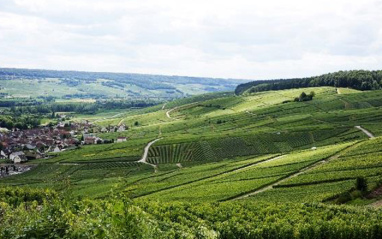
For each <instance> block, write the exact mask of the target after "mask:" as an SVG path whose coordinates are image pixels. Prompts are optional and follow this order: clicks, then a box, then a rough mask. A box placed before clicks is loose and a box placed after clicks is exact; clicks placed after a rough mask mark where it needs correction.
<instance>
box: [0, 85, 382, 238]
mask: <svg viewBox="0 0 382 239" xmlns="http://www.w3.org/2000/svg"><path fill="white" fill-rule="evenodd" d="M311 91H314V92H315V94H314V95H315V96H314V97H313V99H312V100H309V101H302V102H295V101H293V100H294V98H296V97H298V96H299V95H300V94H301V93H302V92H311ZM110 115H112V116H110V117H109V116H107V115H105V114H99V115H83V114H82V115H80V114H75V115H74V116H73V118H72V119H71V120H72V121H73V122H75V121H77V122H82V121H83V120H89V121H90V122H93V123H94V124H95V125H96V128H97V127H98V128H99V129H101V128H103V127H108V126H110V125H121V124H124V125H126V126H128V127H129V128H128V130H126V131H122V132H118V131H117V132H114V131H113V132H105V133H102V132H101V131H97V133H96V134H97V136H99V137H101V138H102V139H106V140H112V139H117V138H118V137H122V136H123V137H126V138H127V140H126V141H124V142H120V143H113V144H96V145H83V146H81V147H80V148H78V149H72V150H66V151H63V152H59V153H53V154H52V156H53V157H51V158H49V159H43V158H42V159H35V160H31V161H29V162H28V163H27V165H30V166H33V168H32V169H31V170H30V171H27V172H25V173H23V174H20V175H14V176H9V177H5V178H3V179H0V186H1V187H4V188H8V189H7V190H11V189H9V188H10V187H16V186H17V187H20V188H21V189H18V190H25V192H24V191H22V192H19V194H17V195H24V193H27V194H28V195H29V194H30V193H31V194H33V195H34V197H36V198H38V200H37V202H35V204H32V203H31V205H35V206H31V210H29V211H28V210H25V207H23V205H22V204H20V203H21V202H20V201H23V200H24V201H27V203H28V202H29V201H33V200H29V198H31V196H22V197H21V196H20V198H23V199H18V200H16V199H12V197H11V196H7V197H4V198H5V199H0V210H3V211H6V212H7V214H6V215H7V220H6V222H4V223H3V225H4V227H3V228H4V229H0V235H19V234H18V233H22V232H21V231H20V232H19V231H17V230H16V229H15V227H14V226H12V223H11V222H12V221H18V220H17V219H18V218H19V217H21V216H22V215H28V217H29V218H35V219H34V220H35V221H34V222H35V224H33V223H31V222H28V221H26V220H24V221H20V222H19V224H18V225H21V224H22V223H24V224H25V225H28V227H27V228H26V229H25V230H26V231H27V232H30V233H36V231H37V232H41V233H42V232H47V233H51V234H49V235H55V234H54V233H56V232H54V231H51V230H49V228H50V227H51V226H52V224H55V225H63V226H62V227H63V228H66V231H65V230H64V231H59V232H57V233H58V234H57V235H59V237H63V236H68V235H69V236H68V237H73V236H75V235H78V234H76V233H79V234H81V233H91V235H93V236H94V237H100V235H106V236H105V237H114V238H123V236H121V235H128V236H125V237H130V238H136V237H147V238H150V237H153V235H155V237H158V238H183V237H184V238H198V237H199V238H254V237H255V238H256V237H258V238H360V237H362V238H378V237H380V236H381V235H380V232H381V231H382V224H381V220H380V216H381V210H380V209H374V208H373V207H372V206H370V205H380V202H381V199H382V195H381V194H380V193H378V190H380V188H381V185H382V183H381V182H382V154H381V146H382V91H381V90H374V91H358V90H353V89H348V88H339V87H338V88H334V87H309V88H301V89H287V90H278V91H264V92H253V93H251V94H242V95H239V96H238V95H234V94H233V93H214V94H207V95H200V96H193V97H190V98H185V99H180V100H175V101H172V102H169V103H167V104H161V105H157V106H153V107H149V108H144V109H132V110H128V111H124V112H119V113H118V114H114V113H110ZM96 128H95V131H96ZM360 180H365V181H366V183H365V184H364V185H363V186H362V185H361V186H360V184H359V183H358V182H359V181H360ZM42 189H44V190H52V194H53V195H51V194H49V193H46V192H44V191H41V190H42ZM28 190H31V192H30V191H28ZM11 191H12V190H11ZM49 192H51V191H49ZM9 194H11V195H13V194H12V193H4V195H9ZM56 194H57V195H56ZM0 195H1V191H0ZM38 195H46V196H45V197H49V198H48V199H41V198H40V197H41V196H38ZM65 195H66V196H65ZM8 198H11V199H8ZM32 198H33V197H32ZM2 200H3V201H4V202H5V203H6V205H8V206H5V204H4V205H3V204H1V201H2ZM35 201H36V200H35ZM373 203H375V204H373ZM19 204H20V205H19ZM38 204H40V205H43V206H42V207H43V208H44V209H43V211H42V212H41V213H40V212H39V211H38V209H37V208H38V206H37V205H38ZM338 204H342V205H338ZM366 205H367V206H366ZM12 207H13V208H18V209H17V213H13V214H12V213H11V212H12V210H11V208H12ZM2 208H3V209H2ZM86 211H88V212H89V213H88V214H87V215H88V216H83V215H84V214H83V213H84V212H86ZM69 212H70V213H69ZM52 214H54V215H55V217H54V219H52V220H51V221H49V220H46V219H45V218H46V217H48V216H49V215H52ZM117 215H118V216H117ZM116 218H119V219H116ZM366 218H367V220H366ZM99 221H102V222H103V223H106V222H107V223H108V225H109V227H106V226H104V225H102V226H99V227H98V229H97V230H100V231H99V232H96V231H94V230H93V229H94V227H96V226H95V224H92V222H94V223H95V222H99ZM38 222H43V223H42V224H41V226H40V227H38V226H36V225H37V224H38ZM74 222H76V223H74ZM77 223H78V225H82V226H78V227H77V226H74V225H77ZM0 224H1V222H0ZM126 225H128V226H126ZM126 227H129V228H130V229H131V230H133V231H128V230H127V231H126ZM38 228H40V231H39V229H38ZM41 228H42V229H41ZM12 230H14V231H12ZM1 233H3V234H1ZM6 233H9V234H6ZM92 233H94V234H92ZM96 233H101V234H100V235H98V234H96ZM102 233H105V234H102ZM128 233H132V234H128ZM134 233H135V234H134ZM152 233H154V234H152ZM32 235H35V236H36V235H40V234H32ZM89 235H90V234H89ZM137 235H139V236H137ZM185 235H187V236H185ZM323 235H324V236H323ZM3 237H4V236H3ZM37 237H38V236H37ZM0 238H1V236H0Z"/></svg>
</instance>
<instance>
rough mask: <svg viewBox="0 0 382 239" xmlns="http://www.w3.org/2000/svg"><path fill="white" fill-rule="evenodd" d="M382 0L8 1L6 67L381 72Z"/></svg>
mask: <svg viewBox="0 0 382 239" xmlns="http://www.w3.org/2000/svg"><path fill="white" fill-rule="evenodd" d="M381 12H382V3H381V1H376V0H362V1H354V0H348V1H345V0H336V1H332V0H330V1H329V0H315V1H311V0H307V1H300V0H298V1H297V0H289V1H281V0H267V1H253V0H235V1H224V0H220V1H215V0H209V1H205V0H204V1H202V0H192V1H182V0H177V1H176V0H136V1H128V0H108V1H105V0H104V1H97V0H75V1H74V0H65V1H64V0H1V1H0V52H1V53H0V66H1V67H23V68H44V69H62V70H87V71H112V72H135V73H149V74H166V75H188V76H209V77H224V78H245V79H271V78H287V77H301V76H311V75H318V74H321V73H326V72H332V71H337V70H349V69H381V62H382V24H381V22H382V14H380V13H381Z"/></svg>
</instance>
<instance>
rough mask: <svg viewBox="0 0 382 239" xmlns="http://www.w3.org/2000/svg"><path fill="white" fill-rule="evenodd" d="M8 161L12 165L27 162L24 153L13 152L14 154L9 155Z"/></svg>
mask: <svg viewBox="0 0 382 239" xmlns="http://www.w3.org/2000/svg"><path fill="white" fill-rule="evenodd" d="M9 159H10V160H11V161H12V162H13V163H21V162H26V161H28V159H27V157H25V154H24V152H21V151H19V152H14V153H11V154H10V155H9Z"/></svg>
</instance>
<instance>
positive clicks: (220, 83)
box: [0, 68, 244, 99]
mask: <svg viewBox="0 0 382 239" xmlns="http://www.w3.org/2000/svg"><path fill="white" fill-rule="evenodd" d="M242 82H244V80H233V79H216V78H203V77H186V76H164V75H145V74H130V73H108V72H80V71H54V70H31V69H13V68H0V96H9V97H38V96H54V97H57V98H105V97H106V98H114V97H121V98H132V99H137V98H138V99H145V98H159V99H174V98H182V97H186V96H190V95H197V94H202V93H209V92H218V91H233V90H234V89H235V87H236V85H237V84H238V83H242Z"/></svg>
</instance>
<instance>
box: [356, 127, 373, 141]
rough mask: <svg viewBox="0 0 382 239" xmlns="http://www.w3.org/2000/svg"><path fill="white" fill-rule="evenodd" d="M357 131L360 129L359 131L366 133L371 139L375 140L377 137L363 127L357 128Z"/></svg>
mask: <svg viewBox="0 0 382 239" xmlns="http://www.w3.org/2000/svg"><path fill="white" fill-rule="evenodd" d="M355 127H356V128H357V129H359V130H361V131H362V132H364V133H365V134H366V135H367V137H369V138H371V139H372V138H375V136H374V135H373V134H372V133H371V132H370V131H368V130H366V129H364V128H362V127H361V126H355Z"/></svg>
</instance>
